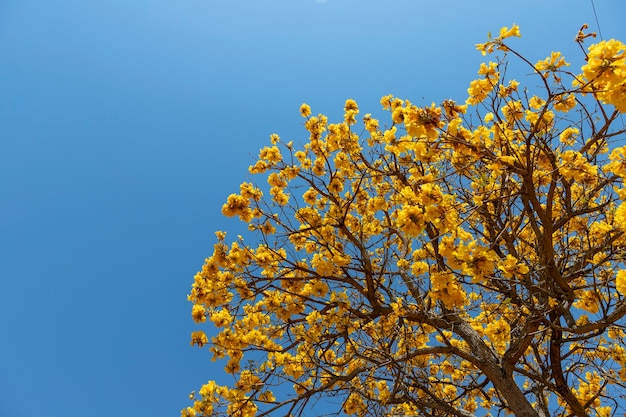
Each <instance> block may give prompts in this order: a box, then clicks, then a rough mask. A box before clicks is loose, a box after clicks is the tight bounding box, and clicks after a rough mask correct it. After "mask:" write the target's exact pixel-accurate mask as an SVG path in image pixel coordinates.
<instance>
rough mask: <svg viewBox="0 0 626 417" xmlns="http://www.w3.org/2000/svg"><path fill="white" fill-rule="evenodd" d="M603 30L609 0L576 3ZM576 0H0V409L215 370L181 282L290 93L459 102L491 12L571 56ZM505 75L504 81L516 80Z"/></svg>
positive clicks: (98, 403) (162, 391)
mask: <svg viewBox="0 0 626 417" xmlns="http://www.w3.org/2000/svg"><path fill="white" fill-rule="evenodd" d="M595 3H596V5H595V6H596V10H597V13H598V19H599V22H600V28H601V30H602V34H603V36H604V38H605V39H608V38H611V37H614V38H619V39H621V40H626V27H625V26H624V24H623V20H622V19H623V17H624V16H626V2H623V1H622V0H613V1H608V0H596V1H595ZM585 22H587V23H589V24H590V26H591V27H592V28H593V29H596V28H597V27H596V22H595V18H594V16H593V9H592V4H591V1H590V0H589V1H587V0H584V1H583V0H580V1H578V0H567V1H565V0H560V1H558V0H550V1H547V0H543V1H523V2H519V1H518V2H507V1H474V2H469V1H461V0H459V1H430V2H425V1H418V0H394V1H382V0H378V1H372V0H326V1H321V0H318V1H315V0H281V1H271V0H266V1H261V0H249V1H241V0H221V1H216V0H183V1H181V0H176V1H174V0H145V1H138V0H124V1H121V0H107V1H101V0H92V1H82V0H81V1H79V0H55V1H34V0H0V325H1V327H0V329H1V333H0V337H1V338H2V339H1V342H0V416H17V417H34V416H37V417H41V416H46V417H47V416H52V417H56V416H60V417H79V416H80V417H85V416H89V417H109V416H121V417H126V416H129V417H130V416H133V417H135V416H151V417H161V416H163V417H165V416H178V415H179V410H180V408H182V407H184V406H186V405H188V400H187V395H188V393H189V392H190V391H191V390H193V389H197V388H199V387H200V386H201V385H202V383H204V382H206V381H207V380H208V379H211V378H215V377H218V376H219V375H220V374H221V372H222V366H223V365H222V364H219V363H218V364H214V363H212V362H211V361H210V360H209V358H210V355H209V354H208V352H206V351H202V350H199V349H197V348H192V347H191V346H190V345H189V338H190V337H189V334H190V332H191V331H192V330H194V329H196V327H195V325H194V324H193V322H192V320H191V317H190V307H191V306H190V304H189V303H188V302H187V301H186V295H187V293H188V291H189V288H190V285H191V283H192V279H193V275H194V273H195V272H196V271H197V270H198V269H199V268H200V267H201V264H202V261H203V259H204V257H206V256H208V255H209V254H210V252H211V248H212V244H213V243H214V235H213V231H215V230H217V229H229V228H232V227H233V225H234V223H233V222H231V221H228V222H227V221H225V220H223V219H222V218H221V216H220V208H221V205H222V203H223V201H224V200H225V198H226V196H227V195H228V194H230V193H231V192H235V191H237V190H238V184H239V183H240V182H241V181H242V180H245V179H246V177H247V167H248V165H250V164H251V163H252V162H253V159H254V156H255V155H256V154H257V151H258V149H259V148H260V147H262V146H264V145H265V144H266V143H267V141H268V136H269V134H270V133H273V132H276V133H279V134H280V135H281V136H283V137H284V138H285V139H287V140H295V141H298V140H305V138H306V135H305V132H304V130H303V128H302V126H301V123H302V119H301V118H300V116H299V113H298V108H299V106H300V104H301V103H302V102H308V103H309V104H311V106H312V107H313V111H314V112H315V113H317V112H324V113H328V114H329V115H330V116H331V117H332V116H335V117H337V116H340V112H341V109H342V107H343V102H344V100H345V99H346V98H354V99H356V100H357V101H358V102H359V104H360V106H361V109H362V113H367V112H372V113H376V112H378V111H379V107H380V106H379V104H378V101H379V99H380V97H381V96H382V95H384V94H388V93H392V94H395V95H397V96H399V97H403V98H408V99H411V100H412V101H414V102H417V103H425V104H430V102H431V101H435V102H440V101H441V100H442V99H445V98H449V97H453V98H457V99H459V100H463V99H464V98H465V96H466V88H467V86H468V83H469V81H470V80H471V79H473V77H474V75H475V73H476V70H477V68H478V63H479V62H481V60H482V56H481V55H480V53H478V52H476V51H475V50H474V47H473V45H474V44H475V43H478V42H483V41H484V40H485V38H486V33H487V32H488V31H492V32H493V33H497V31H498V29H499V28H500V27H501V26H504V25H506V26H510V25H511V24H512V23H517V24H519V25H520V27H521V30H522V34H523V37H522V38H521V39H520V40H514V41H513V42H514V44H515V45H517V46H518V49H519V50H521V51H523V52H524V53H526V54H527V55H528V56H530V57H531V58H532V59H539V58H544V57H545V56H547V55H549V53H550V51H552V50H562V51H564V52H566V56H569V55H574V56H576V57H579V55H578V51H577V49H576V46H575V44H574V43H573V42H572V39H573V37H574V36H575V34H576V31H577V30H578V28H579V27H580V25H581V24H582V23H585ZM520 81H523V80H520Z"/></svg>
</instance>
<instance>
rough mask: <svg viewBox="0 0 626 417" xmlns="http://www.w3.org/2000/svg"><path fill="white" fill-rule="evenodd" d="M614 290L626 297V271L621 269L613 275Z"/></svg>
mask: <svg viewBox="0 0 626 417" xmlns="http://www.w3.org/2000/svg"><path fill="white" fill-rule="evenodd" d="M615 289H616V290H617V292H618V293H620V294H621V295H623V296H626V269H621V270H619V271H618V272H617V275H615Z"/></svg>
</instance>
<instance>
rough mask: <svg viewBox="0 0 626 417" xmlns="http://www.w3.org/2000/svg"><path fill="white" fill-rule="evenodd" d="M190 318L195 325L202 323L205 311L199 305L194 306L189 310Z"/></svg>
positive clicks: (204, 318)
mask: <svg viewBox="0 0 626 417" xmlns="http://www.w3.org/2000/svg"><path fill="white" fill-rule="evenodd" d="M191 317H192V318H193V321H195V322H196V323H203V322H205V321H206V316H205V309H204V307H202V306H201V305H198V304H194V305H193V307H192V308H191Z"/></svg>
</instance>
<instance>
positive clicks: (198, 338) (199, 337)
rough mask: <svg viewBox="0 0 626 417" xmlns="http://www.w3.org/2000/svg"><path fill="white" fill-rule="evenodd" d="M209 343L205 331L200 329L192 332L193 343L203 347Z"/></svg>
mask: <svg viewBox="0 0 626 417" xmlns="http://www.w3.org/2000/svg"><path fill="white" fill-rule="evenodd" d="M207 343H209V339H208V338H207V337H206V334H204V332H203V331H201V330H199V331H197V332H193V333H191V343H190V344H191V345H192V346H193V345H198V347H202V346H204V345H206V344H207Z"/></svg>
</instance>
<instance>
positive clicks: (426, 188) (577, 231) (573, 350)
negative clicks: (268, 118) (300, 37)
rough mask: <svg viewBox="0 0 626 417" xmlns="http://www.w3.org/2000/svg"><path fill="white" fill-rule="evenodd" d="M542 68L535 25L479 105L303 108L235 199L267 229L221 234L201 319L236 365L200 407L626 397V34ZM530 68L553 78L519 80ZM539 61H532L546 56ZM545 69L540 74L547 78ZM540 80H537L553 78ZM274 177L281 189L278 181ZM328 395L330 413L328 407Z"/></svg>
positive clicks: (429, 406) (564, 408) (195, 340)
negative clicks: (297, 133)
mask: <svg viewBox="0 0 626 417" xmlns="http://www.w3.org/2000/svg"><path fill="white" fill-rule="evenodd" d="M585 30H586V26H584V27H583V28H581V30H580V32H579V34H578V36H577V38H576V41H577V42H578V43H579V44H580V45H581V48H582V50H583V53H584V55H585V63H584V65H582V68H581V71H580V73H578V72H570V71H569V70H568V66H569V64H568V63H567V62H566V61H565V59H564V57H563V56H561V54H560V53H558V52H552V53H551V55H550V56H549V57H548V58H546V59H545V60H541V61H539V62H537V63H532V62H531V61H529V60H528V59H526V58H525V57H524V56H522V55H521V54H520V53H518V52H516V51H515V50H514V49H512V48H511V47H510V46H509V43H508V40H507V39H509V38H511V37H518V36H520V33H519V28H518V27H517V26H513V27H512V28H510V29H508V28H503V29H502V30H501V31H500V33H499V36H497V37H496V38H492V39H489V40H488V42H486V43H484V44H479V45H477V49H478V50H480V51H481V52H482V53H483V55H488V54H489V55H495V56H497V58H496V60H495V61H491V62H488V63H484V64H482V65H481V66H480V69H479V71H478V74H479V78H478V79H477V80H475V81H472V82H471V84H470V87H469V89H468V93H469V98H468V99H467V101H466V102H465V103H464V104H463V105H459V104H457V103H455V102H454V101H452V100H447V101H444V102H443V104H441V105H440V106H435V105H434V104H433V105H431V106H425V107H419V106H416V105H415V104H413V103H411V102H410V101H408V100H401V99H399V98H395V97H392V96H385V97H383V98H382V100H381V104H382V107H383V109H384V110H386V111H388V112H389V113H390V121H389V122H388V123H386V124H384V125H383V124H382V123H381V122H380V121H379V120H377V119H375V118H373V117H372V116H371V115H370V114H366V115H365V116H364V117H363V119H362V125H361V124H360V123H359V122H357V114H358V113H359V108H358V106H357V104H356V103H355V101H354V100H347V101H346V103H345V114H344V119H343V121H342V122H339V123H329V122H328V119H327V117H326V116H324V115H322V114H319V115H317V116H313V115H312V114H311V110H310V108H309V106H308V105H306V104H303V105H302V107H301V108H300V112H301V114H302V116H303V117H304V118H305V119H306V121H305V123H304V126H305V128H306V130H307V131H308V135H309V140H308V142H307V143H306V144H304V145H303V146H302V147H298V146H296V145H294V144H293V143H292V142H289V143H283V142H281V141H280V138H279V137H278V136H277V135H272V136H271V145H270V146H267V147H265V148H263V149H262V150H261V151H260V155H259V159H258V161H257V162H256V163H255V164H254V165H253V166H251V167H250V173H252V174H255V175H262V174H263V175H264V177H266V179H267V183H268V185H267V186H265V185H258V184H253V183H249V182H244V183H242V184H241V186H240V192H239V193H238V194H232V195H230V196H229V197H228V201H227V202H226V203H225V204H224V206H223V209H222V211H223V214H224V215H225V216H238V217H239V218H240V219H241V220H242V221H243V222H245V223H246V224H248V227H249V229H250V230H251V231H252V232H251V235H252V236H254V239H258V241H257V242H256V243H255V244H253V245H249V244H248V243H246V242H247V241H244V238H243V237H241V236H240V237H238V238H236V239H234V240H233V241H232V242H227V240H226V233H225V232H217V233H216V235H217V243H216V244H215V246H214V250H213V253H212V255H211V256H210V257H209V258H207V259H206V262H205V264H204V266H203V267H202V270H201V271H200V272H199V273H198V274H197V275H196V276H195V279H194V283H193V286H192V290H191V293H190V295H189V300H190V301H191V302H193V309H192V315H193V318H194V320H195V321H196V322H198V323H203V322H205V321H207V319H209V321H210V322H212V323H213V324H214V325H215V326H216V327H217V328H218V329H219V330H218V332H217V333H216V335H215V336H214V337H212V338H211V341H210V342H209V338H208V337H207V335H206V334H205V333H204V332H203V331H197V332H194V333H193V334H192V344H194V345H197V346H199V347H203V346H204V345H207V346H208V348H209V349H210V351H211V352H212V354H213V357H214V359H222V358H224V360H225V371H226V372H227V373H228V374H232V376H233V383H232V385H227V386H222V385H218V384H217V383H216V382H214V381H209V382H208V383H207V384H205V385H204V386H202V388H201V389H200V390H199V392H198V393H197V394H196V393H192V396H191V397H192V399H194V400H195V401H194V404H193V407H188V408H186V409H184V410H183V411H182V414H183V416H209V415H212V416H218V415H228V416H235V417H244V416H255V415H256V416H263V415H276V416H283V415H302V414H306V412H307V410H310V409H311V408H310V407H312V406H313V405H314V404H315V402H316V401H320V400H321V399H324V400H325V402H324V406H323V407H322V408H318V409H317V411H318V413H319V414H321V413H322V412H324V413H326V412H327V413H329V414H332V413H337V414H341V413H345V414H348V415H357V416H366V415H373V416H413V415H414V416H417V415H420V416H421V415H424V416H426V415H429V416H459V417H469V416H473V415H486V414H492V415H505V414H507V413H508V414H513V415H515V416H541V417H545V416H556V415H563V416H578V417H585V416H594V415H597V416H602V417H608V416H612V415H615V414H616V413H617V412H618V410H619V409H623V405H622V404H620V399H622V398H624V396H625V394H626V385H625V384H626V340H625V339H626V332H625V331H624V325H626V319H625V315H626V265H625V261H626V235H625V234H624V231H625V230H626V203H625V201H626V188H625V187H624V183H623V179H624V177H626V147H620V146H619V145H620V140H622V139H624V137H625V136H624V134H625V133H626V129H625V127H624V122H623V118H622V116H621V115H622V112H624V111H625V110H626V47H625V45H624V44H622V43H620V42H618V41H616V40H609V41H601V42H598V43H595V44H593V45H591V46H590V47H588V49H585V48H584V47H583V43H584V42H586V41H587V38H589V37H590V36H592V34H588V33H586V32H585ZM510 63H516V64H520V65H523V66H524V72H525V73H529V72H530V73H532V74H531V75H527V76H526V78H527V79H529V80H531V81H532V83H529V84H530V85H532V88H531V87H527V88H521V87H520V84H519V83H518V82H517V81H515V80H512V79H511V80H508V79H507V77H506V72H507V68H509V67H511V68H512V65H509V64H510ZM529 70H530V71H529ZM537 85H539V87H536V86H537ZM535 90H536V91H535ZM268 190H269V195H267V194H268ZM320 410H322V411H320Z"/></svg>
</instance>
